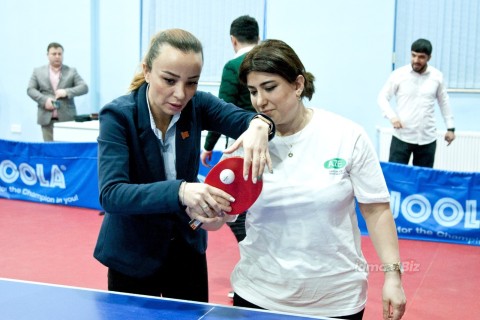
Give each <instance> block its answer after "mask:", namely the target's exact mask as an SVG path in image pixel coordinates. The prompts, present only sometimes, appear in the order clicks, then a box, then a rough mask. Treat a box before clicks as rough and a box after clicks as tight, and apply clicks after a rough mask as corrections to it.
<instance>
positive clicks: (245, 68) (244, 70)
mask: <svg viewBox="0 0 480 320" xmlns="http://www.w3.org/2000/svg"><path fill="white" fill-rule="evenodd" d="M254 71H256V72H266V73H272V74H276V75H279V76H281V77H282V78H284V79H285V80H287V81H288V82H289V83H294V82H295V80H296V79H297V77H298V76H299V75H301V76H303V77H304V78H305V85H304V86H305V88H304V90H303V92H302V95H301V97H302V98H303V97H307V98H308V99H309V100H311V99H312V96H313V94H314V93H315V86H314V84H313V82H314V81H315V77H314V76H313V74H311V73H310V72H307V71H305V67H304V66H303V63H302V61H300V58H299V57H298V56H297V54H296V53H295V51H293V49H292V48H291V47H290V46H289V45H288V44H286V43H285V42H283V41H281V40H272V39H271V40H265V41H262V42H261V43H260V44H258V45H257V46H255V47H254V48H253V49H252V50H250V51H249V52H248V53H247V55H246V56H245V59H244V60H243V62H242V64H241V65H240V74H239V78H240V81H241V82H242V83H244V84H247V76H248V74H249V73H250V72H254Z"/></svg>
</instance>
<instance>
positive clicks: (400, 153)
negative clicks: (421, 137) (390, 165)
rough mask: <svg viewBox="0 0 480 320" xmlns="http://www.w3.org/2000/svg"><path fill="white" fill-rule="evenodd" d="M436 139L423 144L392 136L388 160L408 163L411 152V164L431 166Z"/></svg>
mask: <svg viewBox="0 0 480 320" xmlns="http://www.w3.org/2000/svg"><path fill="white" fill-rule="evenodd" d="M436 149H437V141H433V142H432V143H429V144H425V145H418V144H412V143H408V142H403V141H402V140H400V139H398V138H396V137H392V142H391V144H390V157H389V159H388V161H389V162H395V163H402V164H408V162H409V160H410V156H411V155H412V154H413V160H412V164H413V165H414V166H419V167H427V168H433V162H434V160H435V150H436Z"/></svg>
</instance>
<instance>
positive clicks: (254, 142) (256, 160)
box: [224, 118, 273, 183]
mask: <svg viewBox="0 0 480 320" xmlns="http://www.w3.org/2000/svg"><path fill="white" fill-rule="evenodd" d="M268 130H269V126H268V124H267V123H265V122H264V121H263V120H260V119H258V118H255V119H253V120H252V121H251V122H250V126H249V127H248V129H247V130H246V131H245V132H244V133H243V134H242V135H241V136H240V137H239V138H238V139H237V140H236V141H235V143H234V144H232V145H231V146H230V147H229V148H227V149H226V150H225V151H224V153H226V154H230V153H233V152H234V151H235V150H237V149H238V148H240V147H243V152H244V155H243V177H244V179H245V180H247V179H248V173H249V171H250V167H252V182H253V183H256V182H257V179H258V178H259V177H261V176H262V174H263V171H264V169H265V165H267V167H268V169H269V171H270V172H273V170H272V160H271V158H270V152H269V151H268Z"/></svg>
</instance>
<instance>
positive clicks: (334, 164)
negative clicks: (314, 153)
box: [323, 158, 347, 169]
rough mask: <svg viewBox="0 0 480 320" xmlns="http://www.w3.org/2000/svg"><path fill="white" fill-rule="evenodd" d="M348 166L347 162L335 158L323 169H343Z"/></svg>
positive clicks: (325, 164)
mask: <svg viewBox="0 0 480 320" xmlns="http://www.w3.org/2000/svg"><path fill="white" fill-rule="evenodd" d="M346 165H347V161H345V159H341V158H333V159H330V160H327V161H325V163H324V164H323V167H324V168H325V169H342V168H343V167H345V166H346Z"/></svg>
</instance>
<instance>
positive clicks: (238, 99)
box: [200, 15, 260, 242]
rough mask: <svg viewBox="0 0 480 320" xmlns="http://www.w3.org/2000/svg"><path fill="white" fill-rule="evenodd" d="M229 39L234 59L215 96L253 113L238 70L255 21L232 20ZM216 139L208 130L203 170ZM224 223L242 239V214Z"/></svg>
mask: <svg viewBox="0 0 480 320" xmlns="http://www.w3.org/2000/svg"><path fill="white" fill-rule="evenodd" d="M230 39H231V41H232V46H233V50H234V51H235V57H234V58H233V59H232V60H230V61H228V62H227V63H226V64H225V66H224V67H223V72H222V80H221V83H220V91H219V93H218V97H219V98H220V99H223V100H225V101H226V102H230V103H233V104H235V105H236V106H238V107H240V108H242V109H245V110H250V111H252V112H255V109H254V108H253V107H252V103H251V102H250V92H249V91H248V89H247V87H246V86H245V85H243V84H241V83H240V79H239V78H238V71H239V69H240V65H241V64H242V61H243V59H244V58H245V55H246V54H247V53H248V51H250V50H251V49H252V48H253V47H254V46H255V45H256V44H258V41H259V40H260V38H259V28H258V23H257V20H255V18H252V17H250V16H248V15H245V16H241V17H238V18H237V19H235V20H233V22H232V24H231V26H230ZM220 136H221V135H220V134H219V133H217V132H211V131H210V132H209V133H208V134H207V137H206V140H205V145H204V149H205V150H204V151H203V152H202V154H201V157H200V158H201V160H202V164H203V165H204V166H206V167H210V164H209V162H210V161H211V159H212V153H213V151H212V150H213V148H214V147H215V144H216V143H217V141H218V139H219V138H220ZM231 143H233V141H232V139H230V141H229V140H228V138H227V145H226V146H225V147H227V146H228V145H229V144H231ZM227 224H228V225H229V227H230V228H231V229H232V232H233V234H234V235H235V238H236V239H237V241H238V242H240V241H242V240H243V238H245V215H244V214H243V215H239V216H238V218H237V220H236V221H235V222H232V223H227Z"/></svg>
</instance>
